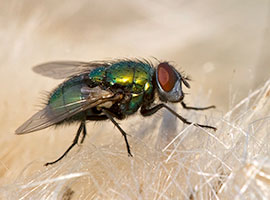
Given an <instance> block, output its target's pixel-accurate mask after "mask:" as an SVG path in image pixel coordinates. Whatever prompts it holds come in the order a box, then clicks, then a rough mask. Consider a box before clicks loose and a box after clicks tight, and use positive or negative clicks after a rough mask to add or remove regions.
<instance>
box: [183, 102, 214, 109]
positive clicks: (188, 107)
mask: <svg viewBox="0 0 270 200" xmlns="http://www.w3.org/2000/svg"><path fill="white" fill-rule="evenodd" d="M181 105H182V106H183V108H184V109H187V110H207V109H211V108H216V106H214V105H213V106H207V107H200V108H198V107H191V106H187V105H186V104H185V103H184V102H183V101H182V102H181Z"/></svg>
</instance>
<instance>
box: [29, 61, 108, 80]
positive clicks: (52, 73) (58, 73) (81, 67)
mask: <svg viewBox="0 0 270 200" xmlns="http://www.w3.org/2000/svg"><path fill="white" fill-rule="evenodd" d="M109 65H111V63H110V62H104V61H94V62H79V61H54V62H47V63H43V64H40V65H37V66H35V67H33V71H34V72H36V73H38V74H41V75H43V76H47V77H50V78H54V79H64V78H67V77H71V76H74V75H76V74H79V73H83V72H87V71H91V70H93V69H94V68H97V67H101V66H104V67H107V66H109Z"/></svg>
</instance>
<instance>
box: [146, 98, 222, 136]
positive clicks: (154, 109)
mask: <svg viewBox="0 0 270 200" xmlns="http://www.w3.org/2000/svg"><path fill="white" fill-rule="evenodd" d="M161 108H166V109H167V110H168V111H169V112H171V113H172V114H173V115H174V116H176V117H177V118H178V119H180V120H181V121H182V122H183V123H185V124H192V122H189V121H188V120H187V119H185V118H184V117H182V116H181V115H179V114H177V113H176V112H175V111H174V110H173V109H171V108H170V107H169V106H167V105H166V104H163V103H161V104H158V105H156V106H154V107H152V108H147V107H146V106H142V107H141V114H142V115H143V116H150V115H153V114H154V113H156V112H157V111H158V110H160V109H161ZM193 124H194V126H199V127H202V128H210V129H213V130H214V131H216V130H217V128H215V127H213V126H208V125H202V124H197V123H193Z"/></svg>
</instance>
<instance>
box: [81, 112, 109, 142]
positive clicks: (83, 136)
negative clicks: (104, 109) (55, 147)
mask: <svg viewBox="0 0 270 200" xmlns="http://www.w3.org/2000/svg"><path fill="white" fill-rule="evenodd" d="M86 119H87V120H91V121H102V120H106V119H108V117H107V116H106V115H97V116H87V117H86ZM86 134H87V133H86V127H85V126H84V127H83V135H82V139H81V142H80V143H81V144H82V143H83V141H84V139H85V136H86Z"/></svg>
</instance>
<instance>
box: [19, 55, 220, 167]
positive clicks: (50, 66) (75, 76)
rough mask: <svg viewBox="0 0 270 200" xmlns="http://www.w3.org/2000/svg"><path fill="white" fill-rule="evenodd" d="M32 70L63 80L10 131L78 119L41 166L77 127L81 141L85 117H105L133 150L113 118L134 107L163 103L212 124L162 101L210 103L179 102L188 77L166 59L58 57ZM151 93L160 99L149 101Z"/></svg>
mask: <svg viewBox="0 0 270 200" xmlns="http://www.w3.org/2000/svg"><path fill="white" fill-rule="evenodd" d="M33 70H34V71H35V72H36V73H38V74H42V75H44V76H48V77H51V78H54V79H67V80H66V81H64V82H63V83H61V84H60V85H59V86H58V87H57V88H56V89H55V90H54V91H52V92H51V94H50V95H49V99H48V102H47V104H46V106H45V108H43V109H42V110H41V111H39V112H37V113H36V114H34V115H33V116H32V117H31V118H30V119H29V120H27V121H26V122H25V123H24V124H23V125H22V126H20V127H19V128H18V129H17V130H16V131H15V133H16V134H25V133H30V132H34V131H38V130H41V129H44V128H47V127H49V126H52V125H56V126H57V125H60V124H70V123H73V122H79V123H80V126H79V129H78V131H77V134H76V136H75V138H74V140H73V143H72V144H71V145H70V146H69V148H68V149H67V150H66V151H65V152H64V154H63V155H62V156H61V157H60V158H58V159H57V160H55V161H53V162H48V163H46V164H45V165H46V166H47V165H51V164H54V163H56V162H58V161H59V160H61V159H62V158H63V157H64V156H65V155H66V154H67V153H68V152H69V151H70V150H71V149H72V148H73V146H74V145H75V144H77V143H78V140H79V137H80V134H81V133H82V138H81V141H80V143H83V141H84V139H85V136H86V133H87V132H86V125H85V124H86V121H100V120H107V119H109V120H110V121H111V122H112V123H113V124H114V125H115V126H116V127H117V128H118V130H119V131H120V132H121V133H122V135H123V136H124V139H125V143H126V147H127V152H128V155H129V156H132V154H131V151H130V147H129V143H128V140H127V134H126V132H125V131H124V130H123V129H122V128H121V127H120V126H119V124H118V123H117V122H116V121H115V118H116V119H119V120H122V119H124V118H126V117H127V116H128V115H132V114H134V113H135V112H136V111H137V110H138V109H139V108H140V113H141V114H142V115H143V116H150V115H152V114H154V113H156V112H157V111H158V110H160V109H161V108H166V109H167V110H168V111H170V112H171V113H172V114H173V115H175V116H176V117H177V118H179V119H180V120H181V121H182V122H183V123H185V124H194V125H195V126H198V127H202V128H209V129H213V130H216V128H215V127H212V126H208V125H201V124H197V123H192V122H189V121H188V120H187V119H185V118H184V117H182V116H180V115H179V114H177V113H176V112H175V111H174V110H173V109H171V108H170V107H168V106H167V105H166V104H165V103H166V102H172V103H178V102H181V104H182V106H183V108H185V109H193V110H206V109H209V108H215V106H208V107H203V108H197V107H189V106H187V105H186V104H185V103H184V102H183V98H184V93H183V91H182V83H183V84H184V85H185V86H186V87H187V88H189V87H190V85H189V83H188V80H189V79H188V78H187V77H184V76H183V75H182V74H180V73H179V72H178V71H177V70H176V69H175V68H174V67H173V66H172V65H171V64H169V63H168V62H159V64H158V65H157V67H156V68H155V67H154V66H153V64H152V63H151V62H149V61H147V60H127V59H123V60H115V61H98V62H77V61H57V62H48V63H44V64H41V65H38V66H36V67H34V68H33ZM155 94H158V97H159V100H160V101H161V102H163V103H159V104H154V101H155V96H156V95H155Z"/></svg>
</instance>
